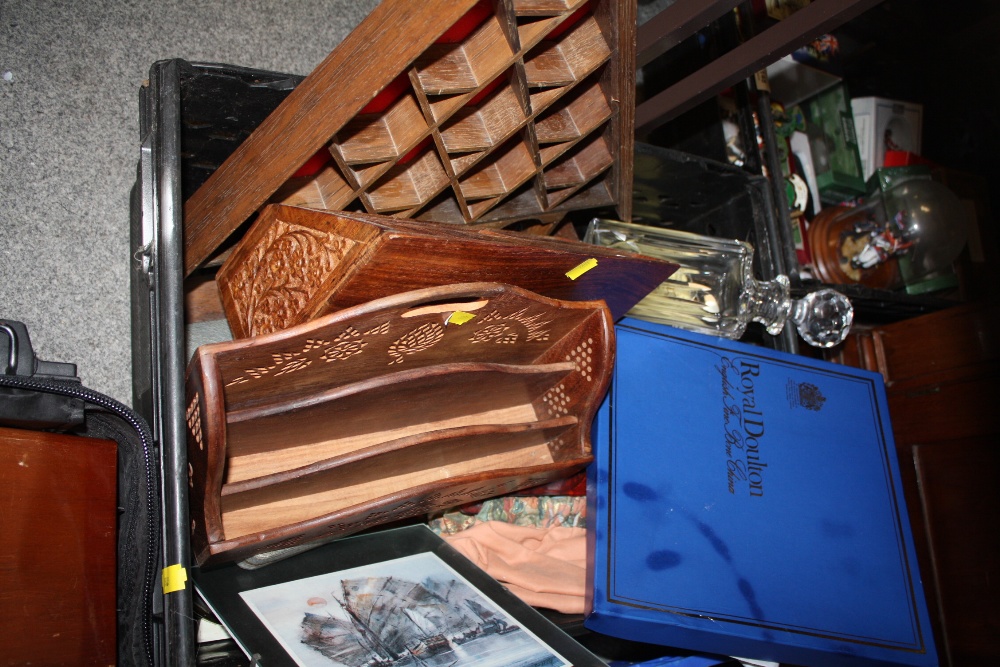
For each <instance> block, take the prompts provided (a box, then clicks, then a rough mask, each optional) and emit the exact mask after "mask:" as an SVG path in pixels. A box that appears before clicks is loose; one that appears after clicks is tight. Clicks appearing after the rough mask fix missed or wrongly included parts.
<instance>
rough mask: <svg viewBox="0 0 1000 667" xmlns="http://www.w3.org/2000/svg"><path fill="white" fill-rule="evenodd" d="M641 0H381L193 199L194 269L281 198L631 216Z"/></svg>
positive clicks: (384, 210)
mask: <svg viewBox="0 0 1000 667" xmlns="http://www.w3.org/2000/svg"><path fill="white" fill-rule="evenodd" d="M634 58H635V0H421V1H420V2H413V0H383V1H382V3H381V4H380V5H379V6H378V7H377V8H376V9H375V10H374V11H373V12H372V14H371V15H370V16H369V17H368V18H367V19H366V20H365V21H364V22H362V24H361V25H360V26H358V28H356V29H355V30H354V31H353V32H352V33H351V34H350V35H349V36H348V37H347V38H346V39H345V40H344V42H342V43H341V44H340V45H339V46H338V47H337V48H336V49H335V50H334V51H333V52H332V53H331V54H330V55H329V56H328V58H327V59H326V60H324V62H323V63H321V64H320V65H319V66H318V67H317V68H316V70H314V72H313V73H311V74H310V75H309V76H308V77H307V78H306V79H305V80H304V81H303V82H302V83H301V84H300V85H299V86H298V87H296V89H295V90H294V91H292V93H291V94H290V95H289V96H288V98H287V99H286V100H285V101H284V102H283V103H282V104H281V105H280V106H279V107H278V108H277V109H276V110H275V111H274V112H273V113H272V114H271V115H270V116H269V117H268V118H267V119H266V120H265V121H264V122H263V123H262V124H261V125H260V126H259V127H258V128H257V130H256V131H255V132H254V133H253V134H252V135H251V136H250V137H249V138H248V139H247V140H246V141H245V142H244V143H243V144H242V145H241V146H240V147H239V148H238V149H237V150H236V152H235V153H233V155H232V156H230V158H229V159H228V160H227V161H226V162H225V163H224V164H223V165H222V166H221V167H220V168H219V169H218V170H217V171H216V172H215V173H214V174H213V175H212V176H211V177H210V178H209V179H208V181H207V182H206V183H205V184H204V185H203V186H202V187H201V188H200V189H199V190H198V191H197V192H196V193H195V194H194V195H193V196H192V197H191V198H190V199H189V200H188V202H187V204H186V206H185V223H184V224H185V272H186V273H187V274H190V273H191V272H192V271H194V270H195V269H196V268H197V267H199V266H201V265H202V264H203V263H205V262H206V261H207V260H210V259H211V258H212V257H213V256H215V255H217V254H218V252H219V251H220V247H221V246H223V244H224V243H225V241H226V240H227V238H229V237H230V235H232V234H233V233H234V232H236V231H237V230H238V229H240V228H241V225H243V224H244V223H245V222H246V221H248V220H250V219H251V218H252V217H253V216H254V215H255V214H256V213H257V212H258V210H259V209H260V208H261V207H262V206H263V205H264V204H266V203H268V202H278V203H286V204H292V205H298V206H305V207H312V208H321V209H326V210H348V209H349V210H364V211H367V212H369V213H379V214H386V215H392V216H397V217H405V218H415V219H419V220H423V221H432V222H442V223H459V224H476V225H493V226H504V225H505V224H508V223H510V222H511V221H516V220H524V219H535V218H546V217H549V218H551V217H556V218H558V217H561V216H562V215H564V214H565V213H566V212H567V211H570V210H578V209H586V208H594V207H604V206H611V205H615V206H617V208H618V215H619V217H620V218H621V219H624V220H628V219H629V218H630V215H631V211H630V208H631V183H632V167H631V164H632V148H633V138H632V137H633V130H632V127H633V120H632V119H633V112H634V94H635V92H634V87H635V82H634V72H635V67H634Z"/></svg>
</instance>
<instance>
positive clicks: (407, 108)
mask: <svg viewBox="0 0 1000 667" xmlns="http://www.w3.org/2000/svg"><path fill="white" fill-rule="evenodd" d="M429 132H430V130H429V128H428V127H427V124H426V122H425V121H424V116H423V114H422V113H421V110H420V106H419V105H418V103H417V100H416V96H415V95H414V94H413V93H412V92H407V93H406V94H404V95H402V96H400V98H399V99H397V100H396V101H395V102H394V103H393V104H392V106H390V107H389V109H388V110H387V111H385V112H384V113H381V114H366V115H362V116H358V117H357V118H355V119H352V120H351V121H350V122H349V123H347V125H345V126H344V129H343V130H341V131H340V132H338V133H337V134H336V135H335V136H334V139H333V141H332V143H331V144H330V150H331V151H335V152H337V153H339V154H340V156H341V158H342V159H343V161H344V163H345V164H349V165H354V164H370V163H372V162H383V161H385V160H392V159H395V158H398V157H402V156H404V155H406V153H407V152H409V151H410V150H411V149H412V148H413V147H414V146H416V145H417V144H418V143H419V142H420V141H421V140H422V139H423V138H424V137H425V136H427V134H428V133H429Z"/></svg>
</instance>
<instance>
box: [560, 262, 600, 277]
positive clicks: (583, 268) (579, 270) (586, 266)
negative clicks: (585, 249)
mask: <svg viewBox="0 0 1000 667" xmlns="http://www.w3.org/2000/svg"><path fill="white" fill-rule="evenodd" d="M595 266H597V260H596V259H594V258H593V257H591V258H590V259H588V260H584V261H582V262H580V263H579V264H577V265H576V266H574V267H573V268H572V269H570V270H569V271H567V272H566V277H567V278H569V279H570V280H576V279H577V278H579V277H580V276H582V275H583V274H585V273H586V272H587V271H590V270H591V269H592V268H594V267H595Z"/></svg>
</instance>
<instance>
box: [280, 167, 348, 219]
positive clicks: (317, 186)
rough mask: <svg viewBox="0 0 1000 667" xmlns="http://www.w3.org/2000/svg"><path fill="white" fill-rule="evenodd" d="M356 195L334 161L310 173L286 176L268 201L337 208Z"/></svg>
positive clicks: (345, 205) (291, 204) (344, 206)
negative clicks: (287, 177)
mask: <svg viewBox="0 0 1000 667" xmlns="http://www.w3.org/2000/svg"><path fill="white" fill-rule="evenodd" d="M357 196H358V191H357V188H356V187H352V186H351V184H349V183H348V182H347V179H346V178H345V177H344V176H343V175H342V174H341V173H340V171H339V170H338V169H337V167H336V166H334V164H332V163H331V164H327V165H325V166H324V167H323V168H322V169H320V170H319V171H318V172H316V174H314V175H312V176H299V177H297V178H296V177H293V178H290V179H288V180H287V181H286V182H285V183H284V185H282V186H281V187H280V188H278V190H277V191H276V192H275V193H274V196H273V197H272V198H271V202H272V203H275V204H286V205H288V206H304V207H306V208H322V209H327V210H334V211H335V210H340V209H343V208H346V207H347V205H348V204H349V203H351V202H352V201H354V199H356V198H357Z"/></svg>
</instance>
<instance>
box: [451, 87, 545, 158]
mask: <svg viewBox="0 0 1000 667" xmlns="http://www.w3.org/2000/svg"><path fill="white" fill-rule="evenodd" d="M526 120H527V114H525V112H524V108H523V104H522V102H521V100H519V99H518V97H517V93H516V92H515V89H514V87H513V86H510V85H506V86H502V87H501V88H500V89H499V90H496V91H494V92H493V93H492V94H490V96H489V97H487V99H486V100H484V101H483V102H482V103H481V104H480V105H478V106H475V107H473V106H467V107H465V108H463V109H462V110H460V111H458V112H457V113H455V115H454V116H452V117H451V118H450V119H449V120H448V122H447V123H445V125H444V126H443V127H442V129H441V137H442V140H443V143H444V147H445V150H446V151H447V152H448V153H449V154H451V153H474V152H480V151H486V150H487V149H489V148H492V147H494V146H498V145H500V144H502V143H503V142H504V141H506V140H507V138H508V137H510V136H512V135H513V134H514V133H515V132H517V130H518V129H519V128H520V127H522V126H523V125H524V123H525V122H526Z"/></svg>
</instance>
